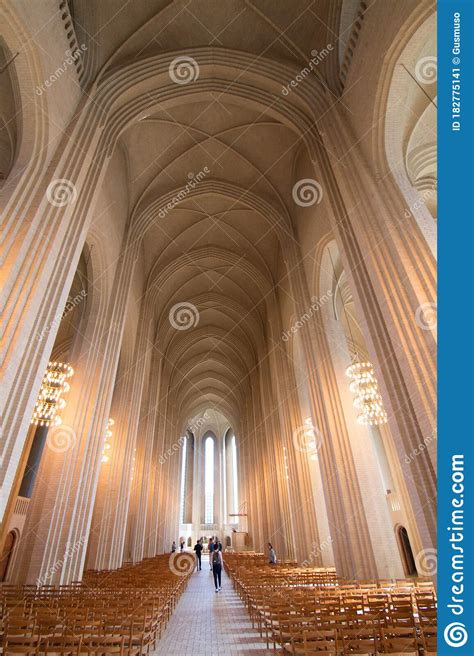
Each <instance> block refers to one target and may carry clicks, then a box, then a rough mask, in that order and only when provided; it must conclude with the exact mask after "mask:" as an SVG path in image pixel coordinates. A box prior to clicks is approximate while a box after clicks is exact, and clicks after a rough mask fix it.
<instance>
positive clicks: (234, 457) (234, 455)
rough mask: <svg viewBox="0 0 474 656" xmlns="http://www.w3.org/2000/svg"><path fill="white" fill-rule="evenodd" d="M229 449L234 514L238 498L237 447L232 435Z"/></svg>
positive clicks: (237, 505)
mask: <svg viewBox="0 0 474 656" xmlns="http://www.w3.org/2000/svg"><path fill="white" fill-rule="evenodd" d="M230 448H231V457H232V483H233V485H232V489H233V493H234V512H238V511H239V496H238V486H237V446H236V443H235V435H232V440H231V443H230Z"/></svg>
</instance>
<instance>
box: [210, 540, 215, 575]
mask: <svg viewBox="0 0 474 656" xmlns="http://www.w3.org/2000/svg"><path fill="white" fill-rule="evenodd" d="M213 551H214V540H213V539H212V538H211V539H210V540H209V569H210V570H211V572H212V553H213Z"/></svg>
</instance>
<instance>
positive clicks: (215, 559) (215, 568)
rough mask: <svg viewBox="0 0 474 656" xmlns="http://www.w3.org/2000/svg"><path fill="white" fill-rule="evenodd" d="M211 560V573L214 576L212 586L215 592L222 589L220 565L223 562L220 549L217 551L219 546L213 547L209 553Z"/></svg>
mask: <svg viewBox="0 0 474 656" xmlns="http://www.w3.org/2000/svg"><path fill="white" fill-rule="evenodd" d="M210 557H211V562H212V575H213V577H214V587H215V588H216V592H220V591H221V590H222V581H221V577H222V565H223V564H224V562H223V560H222V551H219V548H217V549H214V551H213V552H212V553H211V556H210Z"/></svg>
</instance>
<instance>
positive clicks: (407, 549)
mask: <svg viewBox="0 0 474 656" xmlns="http://www.w3.org/2000/svg"><path fill="white" fill-rule="evenodd" d="M396 533H397V541H398V547H399V549H400V555H401V557H402V563H403V569H404V570H405V574H406V576H417V575H418V571H417V569H416V563H415V557H414V555H413V551H412V548H411V544H410V538H409V537H408V531H407V530H406V528H405V527H404V526H399V527H398V528H397V529H396Z"/></svg>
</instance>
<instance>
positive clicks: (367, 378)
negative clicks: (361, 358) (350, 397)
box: [346, 362, 388, 426]
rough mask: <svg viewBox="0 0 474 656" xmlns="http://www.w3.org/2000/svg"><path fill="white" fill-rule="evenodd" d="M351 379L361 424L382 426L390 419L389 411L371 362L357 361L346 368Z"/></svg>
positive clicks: (351, 387) (358, 419)
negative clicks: (385, 405)
mask: <svg viewBox="0 0 474 656" xmlns="http://www.w3.org/2000/svg"><path fill="white" fill-rule="evenodd" d="M346 375H347V376H348V377H349V378H350V379H351V383H350V385H349V389H350V391H351V392H352V393H353V394H354V395H355V398H354V406H355V407H356V408H357V409H358V410H360V413H359V416H358V417H357V421H358V422H359V424H364V425H369V426H381V425H382V424H386V423H387V421H388V417H387V412H386V410H385V408H384V405H383V400H382V397H381V396H380V393H379V386H378V382H377V378H376V377H375V372H374V368H373V366H372V364H371V363H370V362H355V363H354V364H351V365H350V366H349V367H347V369H346Z"/></svg>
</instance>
